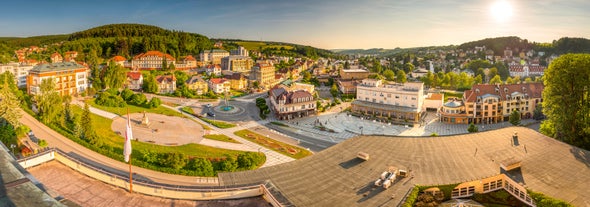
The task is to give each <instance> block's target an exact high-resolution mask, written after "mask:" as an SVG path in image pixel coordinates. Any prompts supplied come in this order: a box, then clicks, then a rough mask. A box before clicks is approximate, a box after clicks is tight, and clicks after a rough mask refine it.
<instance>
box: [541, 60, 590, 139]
mask: <svg viewBox="0 0 590 207" xmlns="http://www.w3.org/2000/svg"><path fill="white" fill-rule="evenodd" d="M544 76H545V77H544V78H543V79H544V85H545V88H544V90H543V101H544V102H543V113H544V114H545V115H546V116H547V119H546V120H545V121H543V123H542V124H541V133H544V134H545V135H547V136H551V137H554V138H557V139H560V140H563V141H565V142H567V143H569V144H573V145H576V146H579V147H583V148H585V149H590V116H589V114H590V81H588V80H589V79H590V54H566V55H562V56H560V57H559V58H557V59H555V60H554V61H553V62H551V65H549V68H548V69H547V70H546V71H545V75H544ZM551 128H553V129H551Z"/></svg>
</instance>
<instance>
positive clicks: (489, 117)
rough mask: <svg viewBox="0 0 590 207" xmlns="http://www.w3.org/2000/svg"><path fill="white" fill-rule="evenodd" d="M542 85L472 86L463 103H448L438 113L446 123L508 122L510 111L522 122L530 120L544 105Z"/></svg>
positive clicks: (451, 101) (459, 101)
mask: <svg viewBox="0 0 590 207" xmlns="http://www.w3.org/2000/svg"><path fill="white" fill-rule="evenodd" d="M542 92H543V84H542V83H522V84H506V85H491V84H478V85H474V86H473V88H472V89H471V90H466V91H465V92H464V93H463V99H462V100H458V99H454V100H449V101H448V102H447V103H445V104H444V105H443V107H442V109H441V111H440V121H441V122H445V123H457V124H460V123H475V124H480V123H498V122H502V121H508V120H509V117H510V114H511V113H512V111H515V110H516V111H519V112H520V114H521V118H523V119H527V118H532V117H533V113H534V111H535V109H536V107H537V106H538V105H539V104H540V103H541V102H542V101H543V97H542V95H541V93H542Z"/></svg>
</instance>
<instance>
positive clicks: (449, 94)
mask: <svg viewBox="0 0 590 207" xmlns="http://www.w3.org/2000/svg"><path fill="white" fill-rule="evenodd" d="M443 93H444V94H445V97H444V98H445V100H444V101H446V100H447V99H448V98H450V97H456V98H459V99H461V98H463V93H461V92H458V93H453V92H446V91H445V92H443Z"/></svg>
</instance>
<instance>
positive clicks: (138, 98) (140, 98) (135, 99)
mask: <svg viewBox="0 0 590 207" xmlns="http://www.w3.org/2000/svg"><path fill="white" fill-rule="evenodd" d="M145 102H147V98H146V97H145V95H144V94H143V93H136V94H133V95H132V96H131V97H130V100H129V104H133V105H136V106H143V104H144V103H145Z"/></svg>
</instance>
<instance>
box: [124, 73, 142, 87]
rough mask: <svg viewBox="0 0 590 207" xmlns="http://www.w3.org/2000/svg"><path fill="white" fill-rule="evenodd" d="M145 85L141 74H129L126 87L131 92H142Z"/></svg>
mask: <svg viewBox="0 0 590 207" xmlns="http://www.w3.org/2000/svg"><path fill="white" fill-rule="evenodd" d="M142 85H143V75H142V74H141V72H137V71H132V72H127V82H126V84H125V87H126V88H128V89H130V90H141V87H142Z"/></svg>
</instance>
